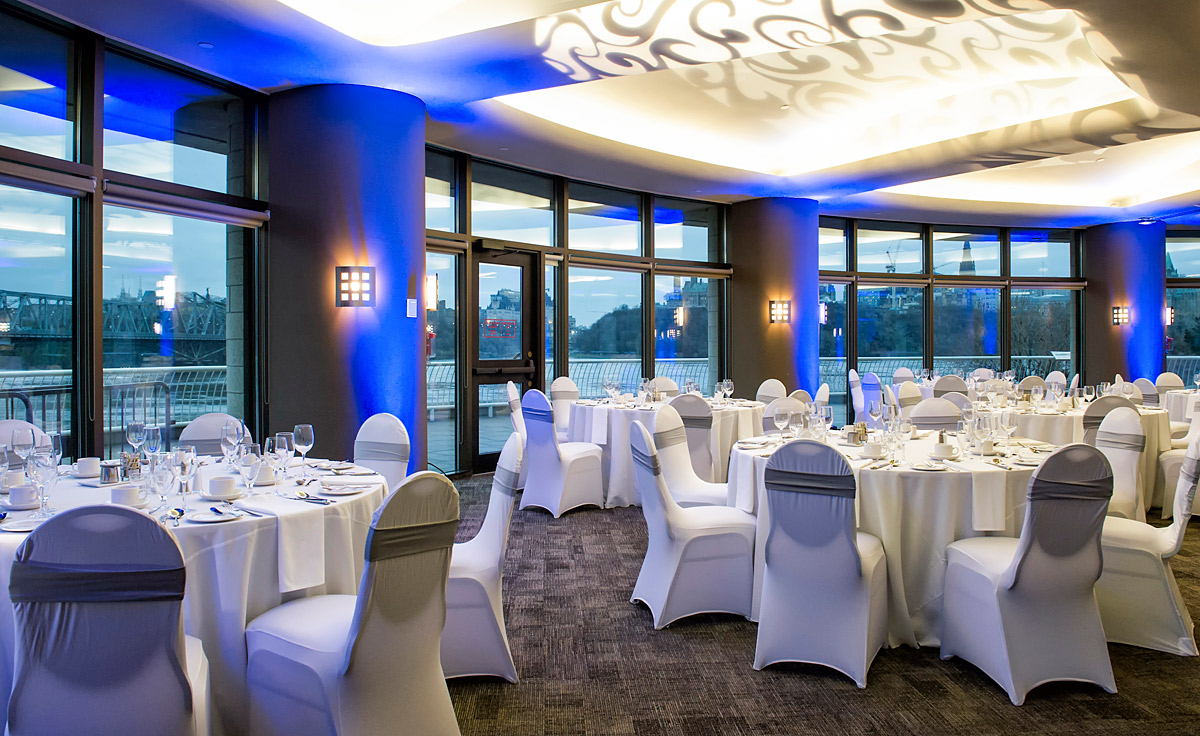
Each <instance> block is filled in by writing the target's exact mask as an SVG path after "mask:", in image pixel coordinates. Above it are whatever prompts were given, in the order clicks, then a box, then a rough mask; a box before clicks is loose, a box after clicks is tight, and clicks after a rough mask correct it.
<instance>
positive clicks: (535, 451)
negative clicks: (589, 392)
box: [521, 388, 562, 473]
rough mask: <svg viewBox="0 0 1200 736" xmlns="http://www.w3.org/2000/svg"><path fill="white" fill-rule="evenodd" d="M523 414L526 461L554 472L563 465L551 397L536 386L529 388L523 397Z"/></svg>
mask: <svg viewBox="0 0 1200 736" xmlns="http://www.w3.org/2000/svg"><path fill="white" fill-rule="evenodd" d="M521 414H522V416H523V417H524V424H525V437H524V438H522V439H523V440H524V442H525V460H524V462H525V463H527V464H528V465H529V467H530V468H537V469H538V470H539V471H544V472H553V469H554V468H558V467H560V466H561V465H562V456H561V455H560V454H559V452H558V433H557V432H555V431H554V411H553V409H552V408H551V406H550V399H548V398H547V397H546V394H544V393H542V392H541V391H539V390H538V389H536V388H531V389H529V390H528V391H526V392H525V396H524V397H522V399H521ZM526 472H527V473H528V469H526Z"/></svg>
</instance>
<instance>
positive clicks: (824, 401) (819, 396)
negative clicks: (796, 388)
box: [813, 383, 829, 406]
mask: <svg viewBox="0 0 1200 736" xmlns="http://www.w3.org/2000/svg"><path fill="white" fill-rule="evenodd" d="M813 402H814V403H816V405H817V406H829V384H828V383H822V384H821V386H820V388H818V389H817V393H816V395H815V396H813Z"/></svg>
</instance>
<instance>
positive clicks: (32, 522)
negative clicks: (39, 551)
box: [0, 519, 43, 532]
mask: <svg viewBox="0 0 1200 736" xmlns="http://www.w3.org/2000/svg"><path fill="white" fill-rule="evenodd" d="M42 521H43V520H42V519H12V520H10V521H6V522H4V523H3V524H0V529H2V530H4V531H6V532H31V531H33V530H34V529H37V528H38V527H39V526H41V524H42Z"/></svg>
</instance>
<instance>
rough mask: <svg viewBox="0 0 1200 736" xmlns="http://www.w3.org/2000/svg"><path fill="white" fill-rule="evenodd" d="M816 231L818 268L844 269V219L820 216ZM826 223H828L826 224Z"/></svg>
mask: <svg viewBox="0 0 1200 736" xmlns="http://www.w3.org/2000/svg"><path fill="white" fill-rule="evenodd" d="M821 223H822V224H821V227H820V229H819V230H818V232H817V242H818V244H819V246H818V247H819V249H820V253H819V255H818V263H819V266H818V267H819V268H820V269H821V270H822V271H845V270H846V223H845V221H844V220H835V219H833V218H824V217H823V218H821ZM826 223H828V224H826Z"/></svg>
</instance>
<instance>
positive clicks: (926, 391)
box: [892, 381, 933, 401]
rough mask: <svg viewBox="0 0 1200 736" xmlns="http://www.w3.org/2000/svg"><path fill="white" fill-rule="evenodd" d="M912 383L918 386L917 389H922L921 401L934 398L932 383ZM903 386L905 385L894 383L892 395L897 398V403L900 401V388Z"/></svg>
mask: <svg viewBox="0 0 1200 736" xmlns="http://www.w3.org/2000/svg"><path fill="white" fill-rule="evenodd" d="M911 383H913V384H914V385H916V387H917V388H919V389H921V399H922V400H924V399H932V398H933V384H932V383H917V382H916V381H912V382H911ZM903 385H904V383H893V384H892V395H893V396H895V397H896V400H897V401H899V399H900V387H901V386H903Z"/></svg>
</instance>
